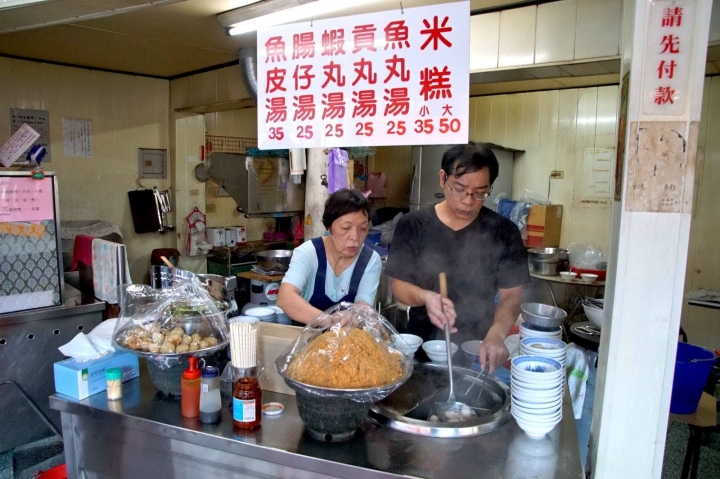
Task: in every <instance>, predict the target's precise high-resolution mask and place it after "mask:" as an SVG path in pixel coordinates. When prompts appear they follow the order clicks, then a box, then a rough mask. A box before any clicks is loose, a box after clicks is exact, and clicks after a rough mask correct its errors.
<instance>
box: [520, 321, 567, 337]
mask: <svg viewBox="0 0 720 479" xmlns="http://www.w3.org/2000/svg"><path fill="white" fill-rule="evenodd" d="M558 337H562V328H561V327H560V326H558V327H557V328H555V329H553V330H551V331H542V330H539V329H533V327H532V326H529V325H527V324H525V323H521V324H520V339H525V338H556V339H557V338H558Z"/></svg>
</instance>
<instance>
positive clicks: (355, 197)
mask: <svg viewBox="0 0 720 479" xmlns="http://www.w3.org/2000/svg"><path fill="white" fill-rule="evenodd" d="M358 211H363V212H365V216H367V217H368V218H370V202H369V201H368V199H367V198H365V195H363V194H362V193H360V192H359V191H357V190H350V189H347V188H345V189H342V190H338V191H336V192H335V193H333V194H332V195H330V198H328V199H327V201H326V202H325V211H324V212H323V217H322V222H323V225H325V229H327V230H330V227H331V226H332V224H333V223H334V222H335V220H336V219H338V218H340V217H341V216H345V215H349V214H351V213H356V212H358Z"/></svg>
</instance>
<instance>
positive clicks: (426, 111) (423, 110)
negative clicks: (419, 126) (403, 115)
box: [420, 105, 430, 116]
mask: <svg viewBox="0 0 720 479" xmlns="http://www.w3.org/2000/svg"><path fill="white" fill-rule="evenodd" d="M429 114H430V108H428V107H426V106H425V105H423V107H422V108H420V116H425V115H429Z"/></svg>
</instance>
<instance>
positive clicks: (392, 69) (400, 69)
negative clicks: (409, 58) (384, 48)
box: [383, 55, 410, 83]
mask: <svg viewBox="0 0 720 479" xmlns="http://www.w3.org/2000/svg"><path fill="white" fill-rule="evenodd" d="M385 67H386V68H387V69H388V72H389V73H388V76H387V77H386V78H385V81H384V82H383V83H387V82H389V81H390V79H391V78H392V77H395V76H396V77H398V78H399V79H400V80H401V81H409V80H410V70H408V69H406V68H405V59H404V58H399V57H398V56H397V55H393V57H392V58H388V59H387V60H385Z"/></svg>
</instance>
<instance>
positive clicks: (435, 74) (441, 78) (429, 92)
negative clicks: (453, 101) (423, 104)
mask: <svg viewBox="0 0 720 479" xmlns="http://www.w3.org/2000/svg"><path fill="white" fill-rule="evenodd" d="M420 85H421V86H422V88H421V89H420V95H422V96H423V98H425V101H427V100H428V98H429V99H431V100H434V99H436V98H452V90H451V88H452V85H450V70H448V67H443V69H442V70H438V67H433V68H432V70H431V69H430V68H423V69H422V71H421V72H420Z"/></svg>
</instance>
